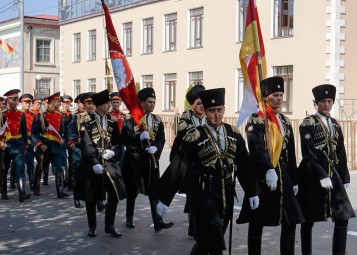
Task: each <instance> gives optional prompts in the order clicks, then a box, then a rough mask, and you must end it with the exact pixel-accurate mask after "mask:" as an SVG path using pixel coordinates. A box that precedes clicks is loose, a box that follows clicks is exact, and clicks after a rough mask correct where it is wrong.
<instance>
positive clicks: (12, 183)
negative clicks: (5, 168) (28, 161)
mask: <svg viewBox="0 0 357 255" xmlns="http://www.w3.org/2000/svg"><path fill="white" fill-rule="evenodd" d="M15 188H16V175H15V169H14V167H13V166H12V164H11V167H10V189H15Z"/></svg>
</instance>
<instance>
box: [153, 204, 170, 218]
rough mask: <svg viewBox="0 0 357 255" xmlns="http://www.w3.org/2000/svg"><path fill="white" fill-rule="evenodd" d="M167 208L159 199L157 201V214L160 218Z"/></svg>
mask: <svg viewBox="0 0 357 255" xmlns="http://www.w3.org/2000/svg"><path fill="white" fill-rule="evenodd" d="M168 210H169V208H168V207H167V206H166V205H164V204H163V203H161V201H159V203H158V204H157V205H156V211H157V214H158V215H159V216H160V217H162V218H163V217H164V216H165V215H166V214H167V212H168Z"/></svg>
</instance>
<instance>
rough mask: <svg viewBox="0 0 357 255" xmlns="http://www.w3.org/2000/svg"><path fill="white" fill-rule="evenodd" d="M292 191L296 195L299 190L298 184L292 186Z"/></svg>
mask: <svg viewBox="0 0 357 255" xmlns="http://www.w3.org/2000/svg"><path fill="white" fill-rule="evenodd" d="M293 191H294V196H296V194H297V193H298V192H299V186H298V185H295V186H293Z"/></svg>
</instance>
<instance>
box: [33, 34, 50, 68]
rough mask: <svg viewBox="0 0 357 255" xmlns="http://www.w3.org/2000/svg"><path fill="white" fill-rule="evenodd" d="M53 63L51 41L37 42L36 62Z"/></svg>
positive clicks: (41, 40)
mask: <svg viewBox="0 0 357 255" xmlns="http://www.w3.org/2000/svg"><path fill="white" fill-rule="evenodd" d="M50 61H51V40H44V39H37V40H36V62H42V63H49V62H50Z"/></svg>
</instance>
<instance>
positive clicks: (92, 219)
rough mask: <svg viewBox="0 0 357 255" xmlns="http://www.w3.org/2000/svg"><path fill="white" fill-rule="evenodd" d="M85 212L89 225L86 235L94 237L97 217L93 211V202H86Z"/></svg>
mask: <svg viewBox="0 0 357 255" xmlns="http://www.w3.org/2000/svg"><path fill="white" fill-rule="evenodd" d="M86 212H87V220H88V226H89V231H88V236H89V237H96V236H97V231H96V230H95V228H96V227H97V217H96V212H95V204H92V203H86Z"/></svg>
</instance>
